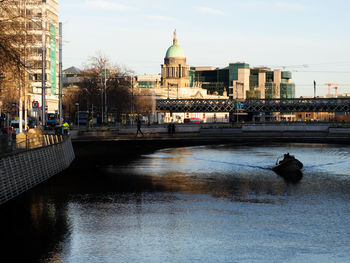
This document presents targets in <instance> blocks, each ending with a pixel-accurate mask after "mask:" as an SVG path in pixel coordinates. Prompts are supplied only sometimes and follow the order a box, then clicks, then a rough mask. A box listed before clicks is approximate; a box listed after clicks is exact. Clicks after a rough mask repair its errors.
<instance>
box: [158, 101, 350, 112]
mask: <svg viewBox="0 0 350 263" xmlns="http://www.w3.org/2000/svg"><path fill="white" fill-rule="evenodd" d="M237 109H242V110H244V111H245V112H350V98H298V99H247V100H232V99H228V100H226V99H159V100H157V101H156V110H158V111H169V112H236V111H237Z"/></svg>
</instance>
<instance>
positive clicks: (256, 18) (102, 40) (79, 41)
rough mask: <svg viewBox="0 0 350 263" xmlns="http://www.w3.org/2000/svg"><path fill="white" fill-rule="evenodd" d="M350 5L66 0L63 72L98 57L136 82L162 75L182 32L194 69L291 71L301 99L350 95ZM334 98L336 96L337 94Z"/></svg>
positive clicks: (281, 0) (338, 1) (302, 0)
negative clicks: (231, 66)
mask: <svg viewBox="0 0 350 263" xmlns="http://www.w3.org/2000/svg"><path fill="white" fill-rule="evenodd" d="M349 11H350V1H346V0H333V1H332V0H318V1H316V0H299V1H298V0H294V1H291V0H216V1H212V0H211V1H207V0H187V1H185V0H176V1H175V0H173V1H169V0H143V1H142V0H60V1H59V19H60V21H61V22H63V33H64V37H63V39H64V49H63V59H64V60H63V67H64V68H68V67H70V66H73V65H74V66H77V67H82V66H83V64H84V63H87V62H88V58H89V57H91V56H93V55H95V54H96V53H97V52H98V51H101V52H102V53H103V54H105V55H106V56H108V57H109V58H110V59H111V61H112V62H114V63H116V64H118V65H125V66H127V67H128V68H131V69H133V70H134V71H135V72H136V74H144V73H146V74H158V73H159V72H160V65H161V64H162V63H163V59H164V56H165V53H166V50H167V48H168V47H169V46H170V45H171V44H172V37H173V30H174V29H175V28H176V30H177V35H178V44H179V45H180V46H181V47H182V48H183V50H184V52H185V55H186V57H187V63H188V64H189V65H190V66H216V67H224V66H227V65H228V63H230V62H237V61H244V62H246V63H248V64H250V66H251V67H254V66H269V67H271V68H281V67H285V69H286V70H290V71H292V73H293V81H294V82H295V83H296V95H297V96H311V95H313V81H314V80H316V82H317V84H318V86H317V95H325V94H326V93H327V90H328V88H327V87H326V86H325V85H324V83H326V82H335V83H338V84H339V89H338V93H345V92H348V93H350V34H349V28H350V14H349ZM333 92H334V91H333Z"/></svg>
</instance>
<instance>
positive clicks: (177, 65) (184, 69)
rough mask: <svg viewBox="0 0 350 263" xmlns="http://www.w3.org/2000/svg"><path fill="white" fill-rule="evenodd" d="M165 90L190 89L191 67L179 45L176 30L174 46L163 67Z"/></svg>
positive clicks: (169, 51)
mask: <svg viewBox="0 0 350 263" xmlns="http://www.w3.org/2000/svg"><path fill="white" fill-rule="evenodd" d="M161 75H162V83H163V88H167V89H170V88H183V87H190V77H189V66H188V65H187V64H186V57H185V53H184V51H183V49H182V48H181V47H180V46H179V45H178V44H177V38H176V30H175V31H174V39H173V45H172V46H171V47H169V48H168V50H167V52H166V54H165V58H164V64H163V65H162V73H161Z"/></svg>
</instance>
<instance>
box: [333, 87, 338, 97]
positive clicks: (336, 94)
mask: <svg viewBox="0 0 350 263" xmlns="http://www.w3.org/2000/svg"><path fill="white" fill-rule="evenodd" d="M333 89H334V93H335V96H336V97H338V87H333Z"/></svg>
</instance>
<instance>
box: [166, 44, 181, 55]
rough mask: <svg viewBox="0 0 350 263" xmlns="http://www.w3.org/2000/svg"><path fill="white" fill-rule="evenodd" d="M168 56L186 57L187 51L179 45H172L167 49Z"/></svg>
mask: <svg viewBox="0 0 350 263" xmlns="http://www.w3.org/2000/svg"><path fill="white" fill-rule="evenodd" d="M165 57H166V58H169V57H181V58H184V57H185V53H184V51H183V50H182V48H181V47H180V46H179V45H176V44H174V45H172V46H171V47H169V48H168V50H167V51H166V55H165Z"/></svg>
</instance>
